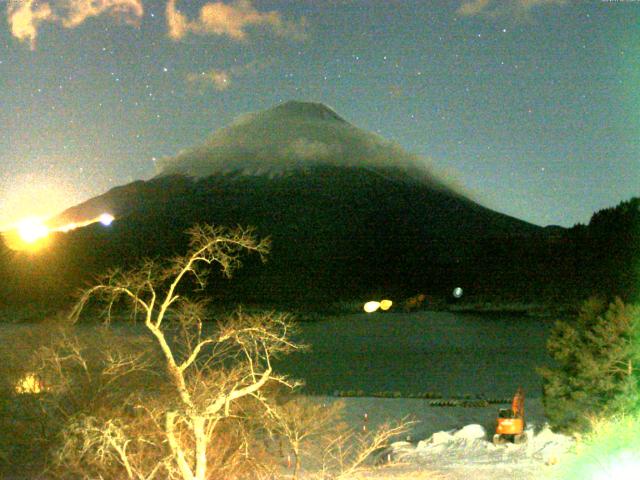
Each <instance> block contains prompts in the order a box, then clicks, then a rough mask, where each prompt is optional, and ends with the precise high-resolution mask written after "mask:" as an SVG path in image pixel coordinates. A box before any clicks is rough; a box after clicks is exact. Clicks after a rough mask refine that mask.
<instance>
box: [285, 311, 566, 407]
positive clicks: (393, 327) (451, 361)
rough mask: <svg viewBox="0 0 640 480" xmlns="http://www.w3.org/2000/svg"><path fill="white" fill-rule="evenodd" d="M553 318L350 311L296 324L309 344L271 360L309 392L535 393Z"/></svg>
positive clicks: (538, 392)
mask: <svg viewBox="0 0 640 480" xmlns="http://www.w3.org/2000/svg"><path fill="white" fill-rule="evenodd" d="M553 323H554V320H550V319H540V318H531V317H526V316H518V315H509V314H500V315H497V314H496V315H493V314H492V315H488V314H469V313H449V312H416V313H383V314H381V313H375V314H364V313H363V314H354V315H345V316H341V317H336V318H330V319H327V320H323V321H319V322H314V323H302V324H300V332H299V333H298V334H297V335H296V338H297V340H298V341H299V342H302V343H305V344H307V345H310V346H311V350H309V351H306V352H302V353H295V354H293V355H290V356H289V357H287V358H285V359H282V360H280V361H279V362H277V369H279V370H280V371H281V372H283V373H287V374H289V375H291V376H292V377H294V378H300V379H303V380H304V381H305V382H306V384H307V386H308V389H309V390H310V391H312V392H318V393H324V394H331V393H333V392H334V391H348V390H363V391H364V392H366V393H373V392H378V391H399V392H401V393H403V394H407V393H413V392H415V393H419V392H430V393H439V394H441V395H443V396H444V397H452V396H458V395H465V394H469V395H472V396H476V395H485V396H486V397H487V398H510V397H512V396H513V394H514V392H515V390H516V388H517V387H518V386H522V387H523V388H524V390H525V394H526V395H527V397H529V398H531V397H534V398H536V397H540V396H541V393H542V392H541V388H542V382H541V379H540V377H539V376H538V374H537V373H536V371H535V368H536V367H537V366H542V365H544V364H546V363H548V362H549V359H548V357H547V353H546V339H547V336H548V334H549V331H550V328H551V327H552V326H553Z"/></svg>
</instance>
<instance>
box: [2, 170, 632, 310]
mask: <svg viewBox="0 0 640 480" xmlns="http://www.w3.org/2000/svg"><path fill="white" fill-rule="evenodd" d="M359 179H361V177H353V178H348V177H345V178H344V179H343V180H344V182H346V183H345V184H344V185H341V184H340V183H337V184H336V183H335V176H332V181H331V183H330V184H322V182H320V183H319V184H317V185H313V184H312V185H310V184H309V181H308V180H309V179H306V181H305V182H303V183H304V184H300V185H299V186H296V185H293V186H292V182H295V181H296V180H291V179H290V180H287V181H286V182H288V183H283V182H285V180H282V181H281V182H280V183H278V182H277V181H274V180H271V179H260V178H255V177H254V178H251V179H248V180H242V181H238V182H237V185H235V187H233V188H229V185H228V184H225V185H224V194H219V195H215V192H217V191H222V190H223V188H222V186H221V185H218V184H217V183H216V182H218V181H219V180H216V179H214V178H212V179H208V180H204V181H200V182H191V181H188V180H185V179H181V180H177V181H176V179H173V180H168V179H160V180H157V182H165V183H164V184H162V185H161V187H162V188H157V189H155V190H154V191H153V192H151V190H149V192H147V191H146V190H144V189H145V188H151V187H149V186H148V185H147V186H145V185H144V184H143V183H140V184H137V186H136V187H131V186H128V187H120V190H118V192H116V194H120V195H125V196H126V198H127V203H126V204H127V205H129V206H130V207H131V205H133V204H135V201H133V202H132V198H136V199H137V200H136V201H137V202H138V203H137V206H135V205H134V207H135V208H134V207H131V208H130V210H129V211H124V210H123V209H122V207H121V209H120V211H118V212H116V216H117V218H118V220H117V221H116V222H114V224H113V225H112V226H111V227H109V228H104V227H102V226H101V225H92V226H90V227H86V228H84V229H82V230H79V231H74V232H71V233H69V234H56V235H55V236H54V237H53V238H52V239H51V241H50V243H49V246H48V247H47V248H46V249H44V250H43V251H41V252H37V253H24V252H14V251H11V250H9V249H8V248H7V247H6V246H5V245H0V276H1V277H0V278H1V279H2V284H1V286H0V302H1V303H4V304H5V305H9V306H22V305H26V304H40V305H48V306H51V307H52V308H53V307H58V306H64V305H65V304H67V303H68V302H69V301H70V300H71V299H72V294H73V292H74V291H76V290H77V289H78V288H79V287H81V286H83V285H85V284H86V282H88V281H90V280H91V279H92V278H93V277H94V276H95V275H97V274H99V273H101V272H104V271H105V270H107V269H108V268H112V267H121V268H129V267H131V266H132V265H134V264H135V263H136V262H138V261H140V259H141V258H143V257H151V258H169V257H171V256H172V255H174V254H176V253H181V252H184V251H185V250H186V248H187V245H186V236H185V234H184V231H185V230H186V229H187V228H188V227H189V226H191V225H193V224H194V223H196V222H200V223H202V222H208V223H215V224H218V225H230V226H233V225H237V224H241V225H253V226H255V227H256V228H257V232H258V234H259V235H265V234H268V235H270V236H271V237H272V240H273V248H272V252H271V254H270V255H269V259H268V262H267V264H266V265H262V264H261V263H260V262H259V261H258V259H256V258H251V257H249V258H247V259H246V261H245V262H244V267H243V268H242V269H241V270H240V271H238V273H237V275H236V277H235V278H234V279H232V280H231V281H221V280H219V279H218V278H217V276H212V283H211V285H210V286H209V289H208V292H207V293H208V294H211V295H213V296H214V297H215V296H217V295H219V296H220V298H225V299H227V300H229V301H231V302H247V303H249V302H256V303H269V304H277V303H291V302H293V303H304V302H311V303H315V304H323V303H324V304H328V303H332V302H335V301H337V300H347V299H354V298H361V297H362V296H363V295H374V294H384V295H391V296H394V298H402V297H408V296H411V295H414V294H416V293H418V292H424V293H427V294H431V295H434V296H442V297H445V298H446V297H447V296H448V295H449V294H450V292H451V291H452V289H453V287H455V286H461V287H463V288H464V291H465V297H466V298H469V299H473V297H474V296H477V298H491V299H493V300H495V301H537V302H562V303H571V302H578V301H580V300H582V299H584V298H586V297H588V296H590V295H592V294H602V295H605V296H607V297H609V296H614V295H619V296H621V297H622V298H623V299H624V300H627V301H631V300H635V299H637V294H638V287H639V286H640V199H639V198H633V199H632V200H629V201H626V202H623V203H621V204H620V205H618V206H616V207H614V208H607V209H605V210H601V211H599V212H596V213H595V214H594V215H593V217H592V218H591V221H590V222H589V224H588V225H576V226H574V227H573V228H569V229H564V228H560V227H548V228H544V229H543V228H537V227H534V226H529V225H528V224H524V222H520V223H522V226H520V225H519V223H518V222H519V221H518V220H516V219H509V217H505V216H500V215H497V214H495V212H490V211H489V212H490V213H491V214H495V215H493V216H492V215H490V214H489V213H487V211H486V209H482V208H481V207H477V206H472V208H468V209H466V204H465V200H460V199H454V198H451V197H450V196H449V195H447V194H444V193H443V194H438V193H437V192H436V193H433V192H431V193H430V194H429V196H425V195H424V194H423V193H421V192H419V191H418V190H415V191H411V189H409V190H407V189H406V188H405V187H406V186H403V188H402V189H398V191H397V192H393V191H392V192H390V191H389V187H388V185H386V186H385V188H381V185H378V184H376V183H375V182H377V181H378V180H377V177H376V176H373V177H371V178H368V179H367V182H373V183H367V188H369V189H370V190H368V191H366V192H364V193H363V192H362V185H359V186H358V189H359V192H360V193H359V195H357V196H356V195H348V194H344V192H345V191H348V189H347V188H346V185H347V184H352V183H353V182H354V181H356V180H359ZM379 181H381V182H382V181H383V180H382V179H381V180H379ZM243 182H250V185H249V187H250V188H248V186H247V185H245V184H243ZM147 183H151V182H147ZM285 187H286V188H285ZM131 188H135V189H136V192H137V193H136V195H137V196H132V194H131V191H130V190H131ZM296 188H297V189H298V190H297V193H295V192H294V193H292V189H294V190H295V189H296ZM330 188H335V191H331V190H330ZM127 189H128V190H127ZM141 189H142V190H141ZM327 189H329V190H327ZM140 192H142V193H140ZM145 192H146V193H145ZM158 192H161V194H158ZM212 192H214V194H212ZM247 192H250V193H247ZM279 192H280V193H279ZM377 192H385V193H384V195H381V194H379V193H377ZM298 194H299V195H298ZM145 195H147V197H145ZM150 195H151V196H152V197H153V198H151V197H150ZM296 195H298V197H296ZM341 195H342V196H343V197H344V196H345V195H346V197H345V198H341ZM267 198H268V202H267V201H266V200H265V199H267ZM292 198H297V200H292ZM390 198H391V199H392V200H389V199H390ZM442 205H448V207H447V208H449V210H446V209H444V210H443V208H444V207H442ZM461 205H462V206H463V207H465V208H463V207H461ZM474 205H475V204H474ZM447 211H449V212H451V211H453V212H454V213H455V212H458V215H450V216H447V215H445V214H446V213H447ZM424 212H428V213H427V214H425V213H424ZM429 212H430V213H429ZM429 215H432V218H430V217H429ZM363 217H364V218H363ZM433 225H436V226H437V228H435V227H433ZM487 225H488V226H487ZM514 225H515V227H514Z"/></svg>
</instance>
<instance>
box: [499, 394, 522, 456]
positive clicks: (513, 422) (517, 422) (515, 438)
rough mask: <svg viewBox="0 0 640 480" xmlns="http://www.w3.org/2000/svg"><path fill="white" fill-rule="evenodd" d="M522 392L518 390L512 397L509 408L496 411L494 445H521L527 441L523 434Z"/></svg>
mask: <svg viewBox="0 0 640 480" xmlns="http://www.w3.org/2000/svg"><path fill="white" fill-rule="evenodd" d="M524 427H525V422H524V392H523V391H522V388H518V390H517V391H516V394H515V395H514V396H513V401H512V402H511V408H501V409H500V410H499V411H498V419H497V425H496V433H495V435H494V436H493V443H494V444H496V445H499V444H503V443H506V442H513V443H523V442H525V441H526V440H527V436H526V433H524Z"/></svg>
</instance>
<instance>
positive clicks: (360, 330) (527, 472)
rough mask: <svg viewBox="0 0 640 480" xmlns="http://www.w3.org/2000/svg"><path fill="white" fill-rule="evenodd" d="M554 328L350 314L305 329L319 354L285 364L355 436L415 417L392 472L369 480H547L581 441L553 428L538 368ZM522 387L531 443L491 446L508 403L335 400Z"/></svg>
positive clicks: (510, 318) (546, 322)
mask: <svg viewBox="0 0 640 480" xmlns="http://www.w3.org/2000/svg"><path fill="white" fill-rule="evenodd" d="M553 320H555V319H539V318H528V317H524V316H516V315H509V314H505V315H477V314H470V313H450V312H427V311H424V312H415V313H409V314H407V313H386V314H381V315H376V314H373V315H366V314H359V315H348V316H344V317H339V318H333V319H328V320H326V321H321V322H317V323H312V324H303V325H302V326H301V332H300V333H299V335H298V340H299V341H301V342H303V343H306V344H309V345H310V346H311V350H310V351H309V352H305V353H302V354H298V355H295V356H293V357H291V358H289V359H286V360H285V361H284V362H283V363H282V366H283V367H284V370H285V371H286V372H287V373H289V374H291V375H292V376H293V377H297V378H303V379H304V380H305V381H306V382H307V385H308V386H309V390H311V391H315V392H320V393H322V394H323V395H320V396H316V397H315V398H316V399H317V400H318V401H319V402H321V403H327V402H333V401H338V400H340V401H343V402H344V403H345V411H344V417H345V420H346V421H347V422H348V423H349V424H350V425H351V426H352V427H353V428H356V429H362V428H365V427H366V428H368V429H374V428H376V426H378V425H380V424H382V423H385V422H393V421H398V420H400V419H402V418H404V417H407V416H409V417H410V418H412V419H413V420H416V421H417V423H416V424H415V425H413V426H412V427H411V430H410V431H409V432H408V434H407V435H406V436H405V437H404V438H398V439H397V443H395V444H394V445H393V448H392V449H391V451H390V452H389V453H390V455H391V458H392V459H393V460H394V462H393V464H392V465H390V466H384V467H380V468H377V469H373V470H371V471H368V472H366V473H365V474H362V475H361V477H362V478H366V479H379V480H383V479H384V480H387V479H430V480H433V479H446V480H458V479H460V480H462V479H464V480H468V479H469V478H472V480H489V479H492V480H493V479H513V480H520V479H522V480H539V479H547V478H552V476H553V475H554V473H555V472H556V470H557V465H556V463H562V458H563V455H565V452H567V450H569V449H570V447H571V445H572V443H573V442H572V440H571V439H570V438H567V437H563V436H560V435H556V434H554V433H553V432H551V431H550V430H548V429H545V428H544V426H545V417H544V412H543V408H542V401H541V394H542V392H541V380H540V378H539V376H538V375H537V373H536V371H535V368H536V367H538V366H542V365H544V364H546V363H547V362H548V356H547V354H546V348H545V343H546V338H547V336H548V333H549V330H550V327H551V326H552V324H553ZM519 386H522V387H523V388H524V391H525V396H526V400H525V412H526V421H527V425H528V429H529V431H528V434H529V437H530V438H529V441H528V442H527V443H525V444H523V445H513V444H506V445H502V446H494V445H493V443H492V442H491V439H492V436H493V433H494V430H495V422H496V416H497V412H498V409H499V408H503V407H508V406H510V405H509V403H504V404H498V403H491V404H489V405H488V406H480V407H460V406H453V407H452V406H434V405H433V403H432V400H428V399H420V398H375V397H371V396H357V397H346V398H344V397H343V398H336V397H335V396H332V395H331V394H332V393H334V392H343V391H350V392H354V391H358V390H360V391H363V392H364V393H365V394H366V393H375V392H387V393H388V392H397V395H400V396H401V397H402V396H406V395H407V394H419V393H423V394H424V393H428V394H440V395H441V396H442V398H445V399H447V398H453V397H458V398H459V397H461V396H469V397H471V398H476V397H483V398H486V399H505V400H508V399H510V398H511V397H512V396H513V394H514V393H515V390H516V389H517V388H518V387H519ZM365 414H366V420H365ZM469 425H476V426H475V427H468V426H469ZM464 427H467V428H466V429H465V428H464ZM461 429H462V430H461ZM456 432H457V433H456ZM479 432H482V435H480V434H479Z"/></svg>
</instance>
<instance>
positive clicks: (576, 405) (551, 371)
mask: <svg viewBox="0 0 640 480" xmlns="http://www.w3.org/2000/svg"><path fill="white" fill-rule="evenodd" d="M547 349H548V351H549V354H550V355H551V357H553V360H554V362H553V366H551V367H545V368H541V369H539V373H540V374H541V375H542V377H543V379H544V389H543V396H544V398H543V401H544V408H545V413H546V416H547V418H548V419H549V421H550V422H551V425H552V427H554V428H556V429H560V430H565V431H576V430H577V431H583V430H587V429H588V427H589V418H590V417H602V416H605V417H608V416H611V415H614V414H618V413H624V412H635V411H636V410H637V408H638V407H640V390H639V386H640V384H639V380H640V308H639V307H638V306H634V305H625V304H624V303H623V302H622V301H621V300H620V299H619V298H616V299H615V300H614V301H613V302H612V303H611V304H610V305H608V306H607V303H606V302H605V301H603V300H601V299H596V298H592V299H589V300H587V301H586V302H585V303H584V304H583V306H582V308H581V310H580V312H579V314H578V316H577V318H575V319H573V320H571V321H558V322H557V323H556V325H555V327H554V328H553V330H552V332H551V335H550V337H549V340H548V342H547Z"/></svg>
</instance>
